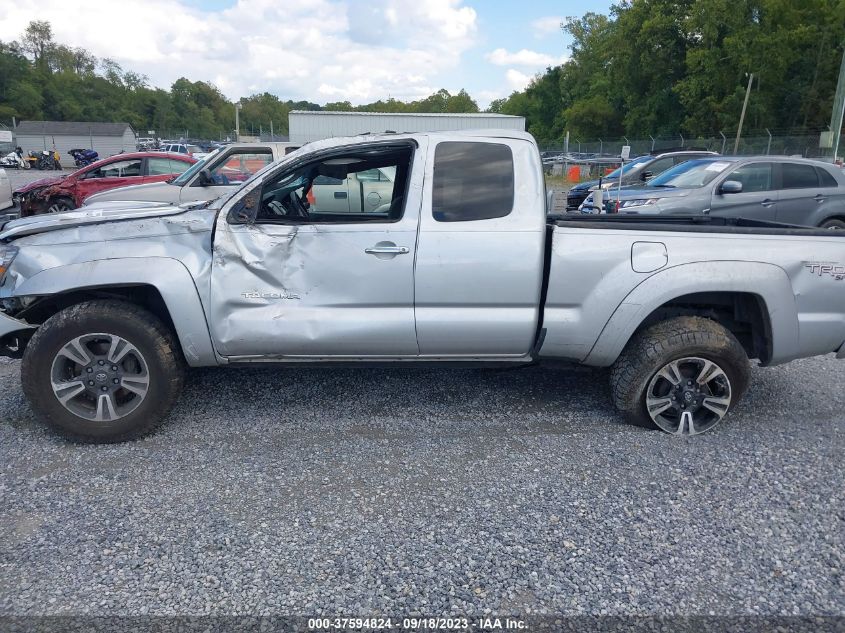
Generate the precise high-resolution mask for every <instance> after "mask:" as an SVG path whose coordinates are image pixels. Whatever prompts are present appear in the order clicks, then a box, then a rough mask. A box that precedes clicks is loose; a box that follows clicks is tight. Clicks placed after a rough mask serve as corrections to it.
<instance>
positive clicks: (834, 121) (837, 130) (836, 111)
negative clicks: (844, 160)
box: [830, 51, 845, 161]
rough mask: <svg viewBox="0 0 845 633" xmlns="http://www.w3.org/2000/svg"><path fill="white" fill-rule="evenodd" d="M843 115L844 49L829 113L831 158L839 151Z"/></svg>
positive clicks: (844, 110) (844, 88)
mask: <svg viewBox="0 0 845 633" xmlns="http://www.w3.org/2000/svg"><path fill="white" fill-rule="evenodd" d="M843 117H845V51H842V64H841V65H840V66H839V81H838V82H837V84H836V96H835V97H834V98H833V112H832V113H831V115H830V132H831V134H833V139H832V140H833V144H832V146H833V160H834V161H836V157H837V154H838V153H839V137H840V136H842V119H843Z"/></svg>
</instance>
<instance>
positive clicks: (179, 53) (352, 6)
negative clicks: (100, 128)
mask: <svg viewBox="0 0 845 633" xmlns="http://www.w3.org/2000/svg"><path fill="white" fill-rule="evenodd" d="M463 2H464V0H371V1H370V2H368V3H366V4H365V3H363V2H360V3H359V2H351V1H349V0H343V1H329V0H285V1H284V2H280V1H279V0H237V3H236V4H235V5H234V6H232V7H231V8H228V9H224V10H222V11H206V10H201V9H197V8H193V7H192V6H190V5H188V4H186V3H185V2H183V1H181V0H121V1H120V2H115V1H113V0H87V1H86V2H68V1H67V0H38V1H37V2H36V1H35V0H29V1H27V0H24V1H20V0H18V1H16V2H14V3H12V2H8V3H3V4H1V5H0V40H4V41H9V40H13V39H17V38H19V37H20V35H21V34H22V33H23V30H24V29H25V28H26V25H27V24H28V23H29V21H30V20H48V21H49V22H50V23H51V24H52V26H53V33H54V37H55V39H56V41H58V42H61V43H64V44H68V45H71V46H82V47H85V48H87V49H88V50H89V51H90V52H91V53H93V54H94V55H96V56H98V57H110V58H112V59H114V60H116V61H117V62H118V63H120V64H122V65H123V66H124V68H127V69H131V70H134V71H136V72H140V73H143V74H146V75H148V76H149V77H150V81H151V83H152V84H153V85H155V86H159V87H163V88H168V87H169V86H170V84H171V83H172V82H173V81H175V80H176V79H178V78H179V77H182V76H184V77H187V78H189V79H191V80H200V79H201V80H207V81H212V82H213V83H215V84H216V85H217V86H218V87H219V88H220V89H221V90H222V91H223V92H224V93H225V94H226V96H227V97H229V98H239V97H242V96H247V95H249V94H251V93H253V92H262V91H265V90H266V91H268V92H271V93H274V94H277V95H279V97H280V98H282V99H287V98H292V99H311V100H315V99H317V98H318V97H319V96H323V97H324V98H331V99H332V100H346V99H348V100H350V101H352V102H353V103H362V102H367V101H373V100H375V99H379V98H384V97H386V96H388V95H390V96H393V97H394V98H397V99H416V98H420V97H423V96H427V95H428V94H431V92H433V91H434V89H433V88H432V85H433V84H436V83H438V82H436V81H435V79H436V78H437V77H438V75H440V74H441V73H444V72H447V71H450V70H454V69H455V68H457V67H458V66H459V63H460V59H461V55H462V54H463V53H464V52H465V51H466V50H467V49H469V48H470V47H471V46H472V45H473V44H474V42H475V35H476V30H477V15H476V12H475V10H474V9H473V8H471V7H469V6H464V4H463Z"/></svg>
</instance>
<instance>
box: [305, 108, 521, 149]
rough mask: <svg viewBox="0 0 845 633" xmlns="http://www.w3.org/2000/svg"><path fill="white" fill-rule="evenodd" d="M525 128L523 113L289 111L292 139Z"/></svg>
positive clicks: (314, 139)
mask: <svg viewBox="0 0 845 633" xmlns="http://www.w3.org/2000/svg"><path fill="white" fill-rule="evenodd" d="M489 129H496V130H502V129H504V130H520V131H524V130H525V117H521V116H510V115H507V114H488V113H472V114H434V113H430V114H416V113H414V114H404V113H403V114H396V113H391V112H330V111H326V110H318V111H310V110H294V111H292V112H291V113H290V114H289V115H288V130H289V132H288V133H289V135H290V142H291V143H299V144H302V143H309V142H311V141H319V140H320V139H324V138H331V137H333V136H355V135H357V134H366V133H367V132H371V133H374V134H375V133H378V132H443V131H453V130H489Z"/></svg>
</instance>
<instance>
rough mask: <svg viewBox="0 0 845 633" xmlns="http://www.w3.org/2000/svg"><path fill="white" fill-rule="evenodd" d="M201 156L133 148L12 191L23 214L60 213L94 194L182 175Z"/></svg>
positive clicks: (73, 207) (78, 204) (77, 205)
mask: <svg viewBox="0 0 845 633" xmlns="http://www.w3.org/2000/svg"><path fill="white" fill-rule="evenodd" d="M196 162H197V159H196V158H194V157H193V156H190V155H188V154H176V153H168V152H132V153H127V154H117V155H115V156H110V157H109V158H104V159H103V160H98V161H97V162H96V163H91V164H90V165H87V166H85V167H83V168H82V169H78V170H77V171H75V172H73V173H70V174H68V175H66V176H53V177H51V178H42V179H41V180H36V181H35V182H31V183H29V184H27V185H24V186H23V187H20V188H19V189H16V190H15V191H14V193H13V194H12V196H13V198H14V200H15V201H16V202H18V203H19V204H20V209H21V217H27V216H30V215H39V214H41V213H60V212H62V211H70V210H71V209H76V208H77V207H79V206H82V202H83V200H85V198H87V197H88V196H90V195H93V194H95V193H99V192H101V191H106V190H107V189H114V188H116V187H125V186H127V185H140V184H144V183H148V182H160V181H162V180H168V179H170V178H174V177H175V176H178V175H179V174H181V173H182V172H183V171H185V170H187V169H188V168H189V167H190V166H191V165H193V164H194V163H196Z"/></svg>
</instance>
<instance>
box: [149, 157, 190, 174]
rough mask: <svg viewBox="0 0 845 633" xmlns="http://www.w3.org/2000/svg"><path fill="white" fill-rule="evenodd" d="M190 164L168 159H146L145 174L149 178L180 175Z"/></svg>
mask: <svg viewBox="0 0 845 633" xmlns="http://www.w3.org/2000/svg"><path fill="white" fill-rule="evenodd" d="M190 166H191V164H190V163H187V162H185V161H184V160H171V159H170V158H159V157H157V156H156V157H155V158H152V157H150V158H148V159H147V174H149V175H150V176H161V175H163V174H181V173H182V172H183V171H185V170H186V169H188V167H190Z"/></svg>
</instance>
